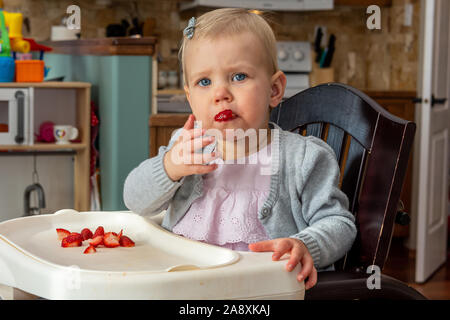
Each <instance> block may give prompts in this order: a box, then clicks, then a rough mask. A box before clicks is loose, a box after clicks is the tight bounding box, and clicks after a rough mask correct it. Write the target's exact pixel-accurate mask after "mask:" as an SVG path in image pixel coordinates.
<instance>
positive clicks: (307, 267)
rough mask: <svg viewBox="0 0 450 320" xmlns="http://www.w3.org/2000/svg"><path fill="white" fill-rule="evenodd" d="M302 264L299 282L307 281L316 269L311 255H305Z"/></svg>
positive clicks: (298, 277)
mask: <svg viewBox="0 0 450 320" xmlns="http://www.w3.org/2000/svg"><path fill="white" fill-rule="evenodd" d="M301 262H302V270H301V271H300V273H299V274H298V276H297V280H298V281H303V280H305V279H306V278H307V277H308V276H309V275H310V273H311V272H312V269H313V268H314V262H313V259H312V258H311V256H309V255H306V254H305V255H304V256H303V259H302V260H301Z"/></svg>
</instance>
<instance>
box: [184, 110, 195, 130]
mask: <svg viewBox="0 0 450 320" xmlns="http://www.w3.org/2000/svg"><path fill="white" fill-rule="evenodd" d="M194 121H195V116H194V115H193V114H190V115H189V117H188V119H187V120H186V122H185V123H184V126H183V129H186V130H191V129H194Z"/></svg>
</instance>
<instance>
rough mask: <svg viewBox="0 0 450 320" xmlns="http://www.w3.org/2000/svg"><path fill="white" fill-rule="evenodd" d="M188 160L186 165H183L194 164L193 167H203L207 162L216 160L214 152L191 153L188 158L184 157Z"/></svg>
mask: <svg viewBox="0 0 450 320" xmlns="http://www.w3.org/2000/svg"><path fill="white" fill-rule="evenodd" d="M186 158H188V159H189V162H188V163H185V164H194V165H197V164H199V165H205V164H207V163H208V162H210V161H212V160H214V159H216V153H215V152H211V153H205V154H203V153H191V154H190V155H189V156H188V157H186Z"/></svg>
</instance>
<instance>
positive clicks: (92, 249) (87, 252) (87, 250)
mask: <svg viewBox="0 0 450 320" xmlns="http://www.w3.org/2000/svg"><path fill="white" fill-rule="evenodd" d="M96 252H97V250H95V247H94V246H89V247H87V248H86V250H84V252H83V253H85V254H89V253H96Z"/></svg>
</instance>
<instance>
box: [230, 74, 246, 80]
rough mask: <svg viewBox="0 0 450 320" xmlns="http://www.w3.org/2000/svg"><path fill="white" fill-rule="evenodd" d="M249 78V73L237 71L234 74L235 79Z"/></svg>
mask: <svg viewBox="0 0 450 320" xmlns="http://www.w3.org/2000/svg"><path fill="white" fill-rule="evenodd" d="M245 78H247V75H246V74H244V73H237V74H235V75H234V76H233V81H243V80H245Z"/></svg>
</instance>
